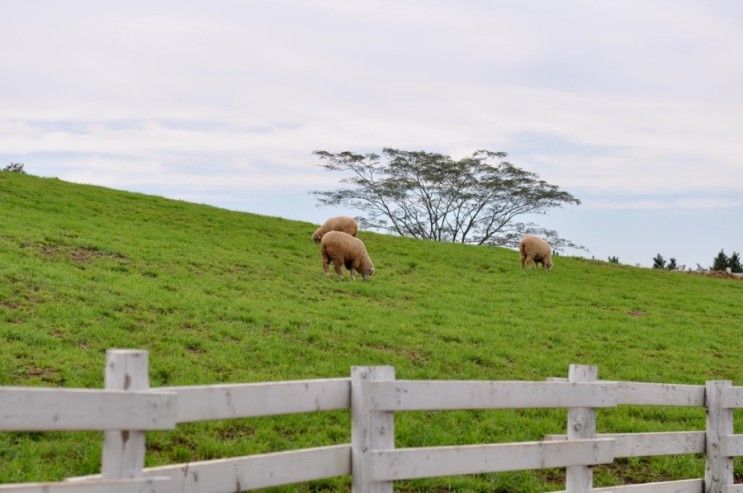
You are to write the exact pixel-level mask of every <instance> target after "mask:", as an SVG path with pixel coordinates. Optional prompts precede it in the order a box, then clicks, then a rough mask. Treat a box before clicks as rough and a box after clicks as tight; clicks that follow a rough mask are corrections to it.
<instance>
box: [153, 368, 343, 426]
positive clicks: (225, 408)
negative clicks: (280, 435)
mask: <svg viewBox="0 0 743 493" xmlns="http://www.w3.org/2000/svg"><path fill="white" fill-rule="evenodd" d="M156 390H163V391H168V392H175V393H176V395H178V411H177V418H176V419H177V421H178V423H188V422H192V421H205V420H214V419H232V418H247V417H253V416H276V415H279V414H290V413H304V412H313V411H329V410H333V409H348V408H349V407H351V381H350V379H348V378H329V379H324V380H295V381H287V382H265V383H247V384H230V385H195V386H185V387H161V388H159V389H156Z"/></svg>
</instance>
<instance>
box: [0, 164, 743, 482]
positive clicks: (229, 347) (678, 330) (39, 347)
mask: <svg viewBox="0 0 743 493" xmlns="http://www.w3.org/2000/svg"><path fill="white" fill-rule="evenodd" d="M0 211H1V212H2V220H1V222H0V341H1V342H0V344H2V351H0V384H2V385H33V386H67V387H101V386H102V384H103V364H104V352H105V350H106V349H107V348H117V347H118V348H142V349H147V350H149V351H150V366H151V371H150V375H151V383H152V385H153V386H159V385H183V384H208V383H222V382H251V381H266V380H284V379H301V378H321V377H339V376H346V375H348V374H349V369H350V367H351V366H352V365H362V364H363V365H366V364H390V365H394V366H395V367H396V369H397V375H398V378H415V379H417V378H420V379H423V378H426V379H433V378H440V379H444V378H445V379H535V380H541V379H544V378H545V377H548V376H566V374H567V367H568V364H570V363H585V364H598V365H599V373H600V376H601V377H602V378H606V379H625V380H641V381H656V382H678V383H703V382H704V381H705V380H706V379H721V378H725V379H732V380H734V381H735V382H737V383H738V384H743V357H741V349H743V326H741V315H743V304H742V303H743V282H737V281H732V280H724V279H710V278H705V277H701V276H695V275H689V274H683V273H674V272H658V271H652V270H646V269H637V268H632V267H626V266H616V265H610V264H607V263H601V262H591V261H587V260H583V259H577V258H563V257H560V258H557V259H556V261H555V268H554V270H553V271H552V272H550V273H549V274H545V273H544V272H542V271H541V270H536V269H535V270H531V271H524V270H522V269H521V268H520V267H519V261H518V254H517V253H516V252H513V251H510V250H506V249H500V248H486V247H470V246H461V245H451V244H437V243H432V242H424V241H415V240H409V239H402V238H395V237H390V236H384V235H377V234H372V233H365V232H362V233H361V234H360V237H361V238H362V239H363V240H364V241H365V242H366V244H367V247H368V250H369V252H370V254H371V256H372V258H373V260H374V263H375V267H376V273H375V275H374V277H373V278H372V280H371V281H370V282H361V281H356V282H350V281H345V282H339V281H337V280H335V279H334V278H329V277H325V276H324V275H323V273H322V270H321V263H320V257H319V250H318V247H317V246H316V245H315V244H313V243H312V241H311V240H310V234H311V233H312V231H313V230H314V226H313V225H311V224H308V223H302V222H296V221H288V220H284V219H277V218H270V217H263V216H257V215H253V214H245V213H238V212H231V211H226V210H221V209H217V208H213V207H207V206H202V205H195V204H190V203H185V202H179V201H173V200H165V199H162V198H157V197H151V196H145V195H139V194H133V193H126V192H119V191H115V190H109V189H105V188H99V187H92V186H82V185H74V184H69V183H65V182H62V181H59V180H55V179H40V178H35V177H30V176H23V175H18V174H13V173H0ZM638 241H642V239H638ZM396 423H397V439H398V446H422V445H443V444H464V443H478V442H506V441H515V440H527V439H541V438H542V436H543V435H544V434H546V433H560V432H562V431H563V429H564V426H565V412H564V411H561V410H547V411H488V412H483V411H477V412H436V413H407V414H400V415H398V417H397V420H396ZM598 426H599V431H615V432H631V431H663V430H693V429H698V430H702V429H704V413H703V410H702V409H670V410H666V409H657V408H656V409H653V408H621V409H614V410H608V411H600V412H599V417H598ZM147 440H148V455H147V464H148V465H157V464H164V463H173V462H184V461H190V460H202V459H210V458H218V457H229V456H237V455H245V454H250V453H261V452H268V451H278V450H286V449H292V448H301V447H308V446H320V445H331V444H336V443H345V442H348V441H349V440H350V425H349V416H348V413H346V412H331V413H318V414H314V415H309V414H308V415H295V416H285V417H277V418H260V419H249V420H235V421H223V422H213V423H202V424H194V425H186V426H179V427H178V429H177V430H176V431H174V432H158V433H149V434H148V436H147ZM101 443H102V439H101V436H100V434H96V433H12V434H11V433H4V434H0V482H10V481H31V480H54V479H60V478H63V477H65V476H71V475H81V474H90V473H96V472H98V470H99V467H100V464H99V461H100V446H101ZM561 474H562V473H561V471H558V470H555V471H551V470H550V471H541V472H536V473H531V472H524V473H514V474H500V475H481V476H472V477H459V478H441V479H431V480H424V481H415V482H408V483H399V484H397V485H396V487H397V488H399V489H401V490H404V491H430V490H432V489H437V490H438V491H448V490H449V489H450V490H454V491H545V490H549V489H560V488H561V487H562V485H561V481H562V479H561V478H562V476H561ZM701 475H703V462H702V461H701V459H700V458H698V457H694V456H681V457H666V458H657V459H652V460H651V459H632V460H624V461H618V462H617V463H616V464H614V465H612V466H608V467H599V468H597V469H596V482H597V484H604V485H609V484H617V483H621V482H623V481H645V480H658V479H661V478H669V479H671V478H673V479H681V478H685V477H699V476H701ZM347 487H348V481H347V480H346V479H336V480H329V481H324V482H319V483H314V484H312V485H309V486H302V487H301V488H300V487H291V488H288V489H286V490H287V491H294V490H296V489H297V488H300V489H301V490H322V489H329V490H340V491H343V490H345V489H346V488H347Z"/></svg>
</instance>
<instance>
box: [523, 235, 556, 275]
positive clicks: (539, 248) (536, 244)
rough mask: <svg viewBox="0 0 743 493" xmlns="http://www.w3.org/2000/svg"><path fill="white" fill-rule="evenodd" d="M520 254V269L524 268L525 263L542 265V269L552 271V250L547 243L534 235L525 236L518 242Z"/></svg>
mask: <svg viewBox="0 0 743 493" xmlns="http://www.w3.org/2000/svg"><path fill="white" fill-rule="evenodd" d="M519 251H520V252H521V267H522V268H524V267H526V263H527V262H532V263H534V264H535V265H536V264H542V267H543V268H545V269H547V270H550V269H552V249H551V248H550V245H549V243H547V242H546V241H544V240H543V239H542V238H539V237H538V236H534V235H526V236H524V237H523V238H521V241H520V242H519Z"/></svg>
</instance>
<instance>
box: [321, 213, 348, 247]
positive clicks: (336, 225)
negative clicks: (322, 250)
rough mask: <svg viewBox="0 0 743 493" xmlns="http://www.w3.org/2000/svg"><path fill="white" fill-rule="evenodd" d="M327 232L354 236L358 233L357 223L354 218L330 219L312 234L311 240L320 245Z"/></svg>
mask: <svg viewBox="0 0 743 493" xmlns="http://www.w3.org/2000/svg"><path fill="white" fill-rule="evenodd" d="M328 231H343V232H344V233H348V234H350V235H351V236H356V233H357V232H358V231H359V223H357V222H356V220H355V219H354V218H352V217H348V216H338V217H331V218H330V219H328V220H327V221H325V222H324V223H323V225H322V226H320V227H319V228H317V229H316V230H315V232H314V233H312V240H313V241H314V242H315V243H320V240H322V237H323V235H324V234H325V233H327V232H328Z"/></svg>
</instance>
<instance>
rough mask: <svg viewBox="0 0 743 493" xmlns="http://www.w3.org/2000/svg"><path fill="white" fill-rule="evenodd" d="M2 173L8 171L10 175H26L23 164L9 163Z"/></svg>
mask: <svg viewBox="0 0 743 493" xmlns="http://www.w3.org/2000/svg"><path fill="white" fill-rule="evenodd" d="M3 171H9V172H11V173H21V174H24V175H25V174H26V171H25V170H24V169H23V163H10V164H9V165H7V166H6V167H4V168H3Z"/></svg>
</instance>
